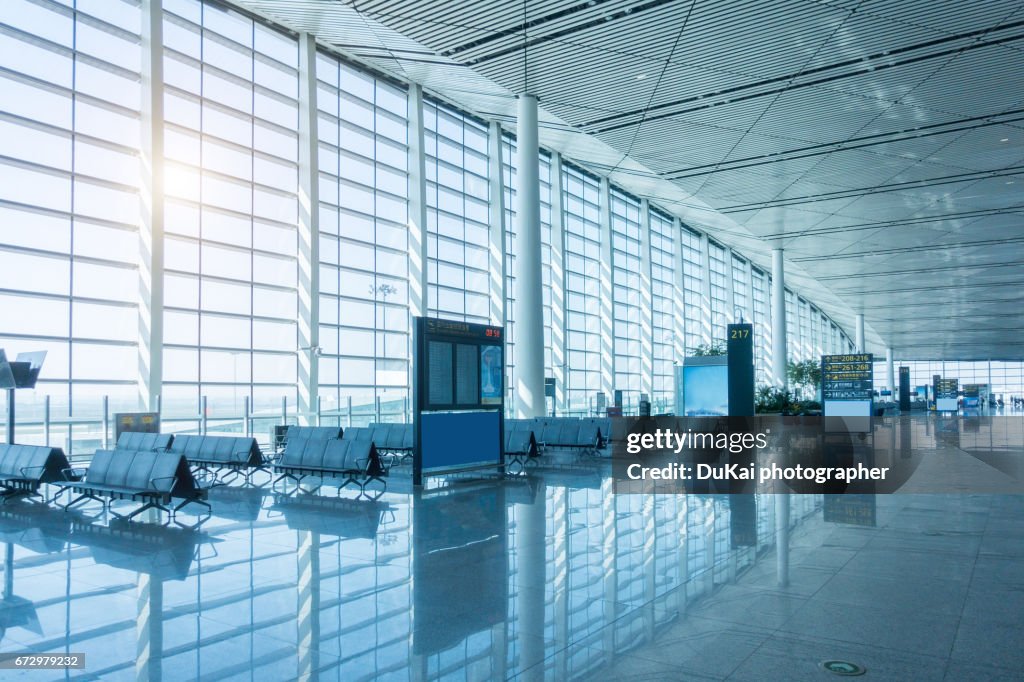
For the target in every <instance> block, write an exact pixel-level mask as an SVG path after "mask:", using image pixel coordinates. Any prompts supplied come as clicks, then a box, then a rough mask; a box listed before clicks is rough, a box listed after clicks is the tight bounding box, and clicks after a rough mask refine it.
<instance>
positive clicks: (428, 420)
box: [413, 317, 505, 485]
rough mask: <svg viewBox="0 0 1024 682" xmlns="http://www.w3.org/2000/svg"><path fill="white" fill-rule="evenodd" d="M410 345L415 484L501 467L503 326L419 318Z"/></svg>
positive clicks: (503, 411)
mask: <svg viewBox="0 0 1024 682" xmlns="http://www.w3.org/2000/svg"><path fill="white" fill-rule="evenodd" d="M414 344H415V349H416V351H415V356H414V362H415V364H414V368H413V377H414V381H413V406H414V409H413V433H414V438H415V441H414V447H413V485H423V476H424V474H433V473H451V472H454V471H461V470H466V469H471V468H481V467H495V466H498V467H500V466H503V465H504V463H505V458H504V452H503V448H502V433H503V431H504V414H505V330H504V329H503V328H502V327H494V326H490V325H484V324H471V323H469V322H460V321H456V320H443V319H439V318H435V317H417V318H416V327H415V338H414Z"/></svg>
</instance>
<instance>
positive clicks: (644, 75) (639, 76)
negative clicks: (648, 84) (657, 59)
mask: <svg viewBox="0 0 1024 682" xmlns="http://www.w3.org/2000/svg"><path fill="white" fill-rule="evenodd" d="M645 78H647V74H646V73H638V74H637V75H636V79H637V80H638V81H642V80H643V79H645Z"/></svg>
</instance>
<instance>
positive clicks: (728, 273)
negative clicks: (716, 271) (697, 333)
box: [722, 247, 739, 341]
mask: <svg viewBox="0 0 1024 682" xmlns="http://www.w3.org/2000/svg"><path fill="white" fill-rule="evenodd" d="M732 268H733V262H732V249H730V248H728V247H727V248H726V249H725V322H726V324H735V323H736V322H739V320H738V319H737V318H736V282H735V281H733V276H734V275H733V272H732ZM722 340H723V341H727V340H728V339H722Z"/></svg>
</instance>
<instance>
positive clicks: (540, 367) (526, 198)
mask: <svg viewBox="0 0 1024 682" xmlns="http://www.w3.org/2000/svg"><path fill="white" fill-rule="evenodd" d="M518 117H519V118H518V121H517V124H518V127H517V139H516V143H517V150H518V156H517V162H518V163H517V173H518V174H519V187H518V194H517V195H516V198H517V202H516V217H517V221H518V222H517V225H516V227H517V229H516V240H517V242H518V243H517V246H518V249H517V253H516V300H515V311H516V315H515V318H516V331H515V335H516V368H515V372H516V386H515V405H516V417H517V418H518V419H530V418H532V417H543V416H544V298H543V282H542V280H541V241H540V148H539V146H538V145H539V139H538V130H537V98H536V97H535V96H533V95H520V96H519V108H518Z"/></svg>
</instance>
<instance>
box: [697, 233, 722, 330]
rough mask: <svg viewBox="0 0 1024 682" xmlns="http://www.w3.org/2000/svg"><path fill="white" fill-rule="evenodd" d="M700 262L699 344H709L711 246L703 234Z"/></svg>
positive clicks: (701, 236)
mask: <svg viewBox="0 0 1024 682" xmlns="http://www.w3.org/2000/svg"><path fill="white" fill-rule="evenodd" d="M700 260H701V272H702V274H703V275H704V276H703V277H701V278H700V342H701V343H711V341H712V339H711V334H712V331H711V244H710V243H709V242H708V236H707V235H706V234H704V233H701V235H700ZM715 340H716V341H724V340H725V339H715Z"/></svg>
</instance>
